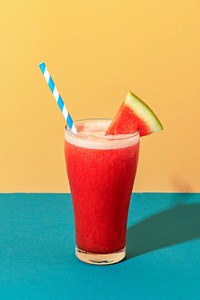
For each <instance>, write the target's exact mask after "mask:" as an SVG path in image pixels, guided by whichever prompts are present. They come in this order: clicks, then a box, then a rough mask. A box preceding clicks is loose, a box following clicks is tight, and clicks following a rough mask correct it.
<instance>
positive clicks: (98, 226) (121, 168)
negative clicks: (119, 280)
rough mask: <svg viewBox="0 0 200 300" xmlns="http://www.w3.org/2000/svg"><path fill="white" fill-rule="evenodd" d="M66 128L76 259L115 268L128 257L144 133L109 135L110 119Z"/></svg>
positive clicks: (78, 123)
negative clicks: (131, 207) (132, 201)
mask: <svg viewBox="0 0 200 300" xmlns="http://www.w3.org/2000/svg"><path fill="white" fill-rule="evenodd" d="M75 124H76V128H77V129H78V134H74V133H72V132H71V131H69V130H68V129H67V128H66V130H65V160H66V169H67V174H68V179H69V184H70V189H71V194H72V201H73V208H74V220H75V235H76V256H77V257H78V258H79V259H80V260H82V261H84V262H87V263H90V264H103V265H106V264H112V263H116V262H118V261H120V260H122V259H123V258H124V257H125V255H126V225H127V218H128V209H129V203H130V197H131V193H132V188H133V184H134V179H135V174H136V169H137V163H138V154H139V133H136V134H126V135H116V136H113V135H110V136H109V135H108V136H105V131H106V129H107V128H108V126H109V124H110V121H109V120H104V119H100V120H97V119H94V120H83V121H79V122H76V123H75Z"/></svg>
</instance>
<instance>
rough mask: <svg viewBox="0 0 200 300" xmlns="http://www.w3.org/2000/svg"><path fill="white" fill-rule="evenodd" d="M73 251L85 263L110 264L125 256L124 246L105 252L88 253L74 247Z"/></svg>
mask: <svg viewBox="0 0 200 300" xmlns="http://www.w3.org/2000/svg"><path fill="white" fill-rule="evenodd" d="M75 253H76V256H77V258H78V259H80V260H82V261H83V262H85V263H87V264H93V265H111V264H115V263H117V262H119V261H121V260H122V259H124V257H125V256H126V247H124V248H123V249H122V250H120V251H117V252H114V253H107V254H97V253H90V252H86V251H84V250H81V249H79V248H78V247H76V249H75Z"/></svg>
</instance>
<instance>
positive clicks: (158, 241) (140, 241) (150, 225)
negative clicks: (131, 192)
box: [127, 193, 200, 259]
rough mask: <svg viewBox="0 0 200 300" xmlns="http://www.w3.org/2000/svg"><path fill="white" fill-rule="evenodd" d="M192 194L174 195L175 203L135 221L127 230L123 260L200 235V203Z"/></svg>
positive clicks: (199, 236)
mask: <svg viewBox="0 0 200 300" xmlns="http://www.w3.org/2000/svg"><path fill="white" fill-rule="evenodd" d="M191 196H192V194H187V193H186V194H177V196H176V205H174V206H172V207H170V208H168V209H166V210H163V211H161V212H159V213H156V214H154V215H152V216H150V217H148V218H145V219H143V220H142V221H140V222H138V223H136V224H135V225H133V226H132V227H130V228H129V229H128V230H127V259H130V258H132V257H135V256H138V255H141V254H145V253H148V252H151V251H154V250H157V249H161V248H164V247H168V246H172V245H176V244H179V243H182V242H186V241H189V240H193V239H197V238H200V204H198V203H188V200H190V199H189V197H191Z"/></svg>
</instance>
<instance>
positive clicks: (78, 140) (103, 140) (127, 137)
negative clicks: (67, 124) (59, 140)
mask: <svg viewBox="0 0 200 300" xmlns="http://www.w3.org/2000/svg"><path fill="white" fill-rule="evenodd" d="M110 122H111V120H104V119H102V120H95V119H94V120H82V121H77V122H76V128H77V130H78V133H77V134H75V133H72V132H70V131H69V130H67V129H66V131H65V140H66V141H68V142H69V143H70V144H73V145H76V146H77V147H83V148H89V149H117V148H125V147H129V146H132V145H134V144H137V143H138V142H139V133H135V134H118V135H105V132H106V130H107V128H108V126H109V124H110Z"/></svg>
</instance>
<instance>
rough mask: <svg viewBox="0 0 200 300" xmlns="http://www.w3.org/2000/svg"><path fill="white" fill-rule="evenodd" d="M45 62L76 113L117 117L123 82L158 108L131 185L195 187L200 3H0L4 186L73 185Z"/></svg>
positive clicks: (41, 188)
mask: <svg viewBox="0 0 200 300" xmlns="http://www.w3.org/2000/svg"><path fill="white" fill-rule="evenodd" d="M43 60H44V61H45V62H46V64H47V66H48V69H49V71H50V73H51V74H52V77H53V79H54V81H55V82H56V85H57V88H58V90H59V91H60V93H61V95H62V97H63V99H64V101H65V102H66V105H67V107H68V109H69V111H70V112H71V115H72V116H73V118H74V119H79V118H87V117H113V116H114V114H115V112H116V110H117V109H118V107H119V105H120V104H121V102H122V101H123V99H124V97H125V96H126V94H127V92H128V91H129V90H132V91H133V92H135V93H136V94H137V95H138V96H140V97H141V98H142V99H143V100H145V101H146V102H147V103H148V104H149V105H150V106H151V107H152V108H153V110H154V111H155V112H156V114H157V115H158V116H159V118H160V120H161V121H162V123H163V126H164V131H163V132H159V133H157V134H154V135H151V136H148V137H145V138H142V141H141V153H140V163H139V168H138V174H137V179H136V184H135V191H175V192H177V191H182V192H184V191H186V192H187V191H193V192H195V191H199V190H200V188H199V187H200V186H199V172H200V166H199V152H200V149H199V145H200V137H199V123H200V122H199V115H200V113H199V108H200V104H199V103H200V102H199V100H200V1H198V0H193V1H185V0H184V1H183V0H182V1H181V0H173V1H167V0H162V1H159V0H151V1H149V0H135V1H131V0H129V1H128V0H124V1H114V0H109V1H107V0H96V1H94V0H57V1H51V0H49V1H46V0H45V1H44V0H34V1H25V0H19V1H15V0H6V1H1V4H0V91H1V92H0V128H1V131H0V132H1V141H0V170H1V172H0V192H20V191H22V192H23V191H24V192H65V191H69V187H68V183H67V176H66V174H65V165H64V156H63V134H64V125H65V121H64V119H63V117H62V115H61V113H60V111H59V109H58V107H57V105H56V103H55V100H54V99H53V97H52V95H51V92H50V90H49V89H48V87H47V85H46V82H45V81H44V79H43V77H42V74H41V72H40V70H39V68H38V63H40V62H41V61H43Z"/></svg>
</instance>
